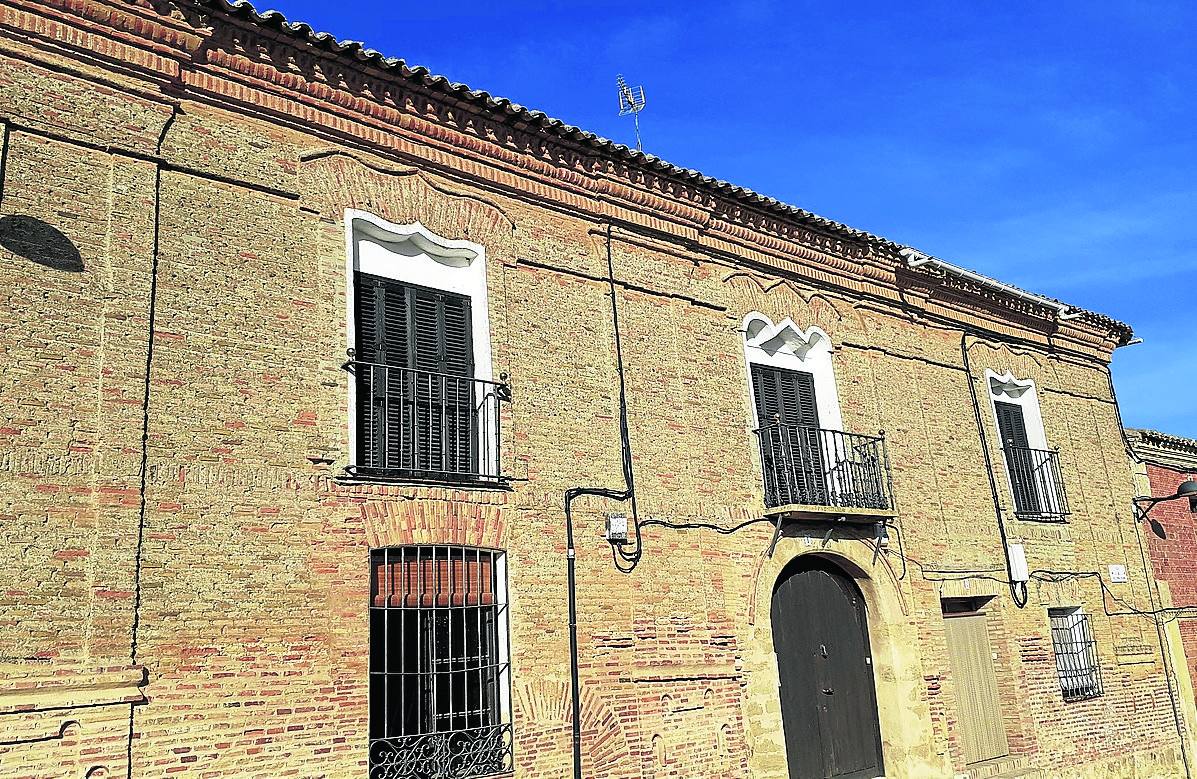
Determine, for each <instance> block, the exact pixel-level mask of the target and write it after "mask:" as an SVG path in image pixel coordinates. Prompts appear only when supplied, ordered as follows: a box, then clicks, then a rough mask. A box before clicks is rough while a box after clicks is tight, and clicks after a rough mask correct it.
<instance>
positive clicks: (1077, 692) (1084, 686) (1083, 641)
mask: <svg viewBox="0 0 1197 779" xmlns="http://www.w3.org/2000/svg"><path fill="white" fill-rule="evenodd" d="M1081 616H1083V617H1085V618H1086V619H1085V620H1084V621H1081V620H1076V621H1075V622H1073V624H1072V625H1071V626H1070V627H1069V628H1068V633H1069V634H1070V635H1071V639H1072V644H1073V647H1074V648H1072V649H1070V650H1069V651H1068V654H1069V655H1070V656H1071V657H1072V658H1074V662H1075V663H1076V667H1075V668H1068V667H1067V665H1068V664H1067V662H1062V660H1061V657H1060V648H1059V646H1058V645H1057V643H1056V628H1055V626H1054V625H1053V624H1052V622H1053V620H1054V619H1056V618H1064V619H1066V618H1069V617H1081ZM1047 621H1048V629H1049V630H1050V631H1051V639H1052V658H1053V659H1054V660H1055V664H1056V678H1057V679H1058V680H1059V682H1060V691H1061V692H1062V693H1064V695H1065V697H1066V698H1067V697H1068V696H1069V694H1070V693H1071V695H1072V697H1071V700H1087V699H1089V698H1097V697H1100V696H1101V695H1103V694H1104V692H1105V691H1104V689H1103V687H1102V681H1101V663H1100V662H1099V660H1098V657H1097V636H1096V635H1095V634H1094V633H1093V620H1092V619H1089V614H1088V613H1086V612H1085V610H1084V609H1083V608H1081V607H1080V606H1052V607H1051V608H1049V609H1048V610H1047ZM1086 628H1088V629H1087V630H1086ZM1076 647H1079V648H1076ZM1078 672H1080V673H1078ZM1082 674H1083V675H1082Z"/></svg>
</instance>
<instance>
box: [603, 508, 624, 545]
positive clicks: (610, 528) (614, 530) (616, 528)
mask: <svg viewBox="0 0 1197 779" xmlns="http://www.w3.org/2000/svg"><path fill="white" fill-rule="evenodd" d="M606 536H607V541H609V542H610V543H612V544H626V543H627V542H628V518H627V516H626V515H624V514H608V515H607V531H606Z"/></svg>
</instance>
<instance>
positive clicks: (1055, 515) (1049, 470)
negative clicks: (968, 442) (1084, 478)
mask: <svg viewBox="0 0 1197 779" xmlns="http://www.w3.org/2000/svg"><path fill="white" fill-rule="evenodd" d="M1003 451H1004V452H1005V454H1006V472H1007V473H1008V474H1009V475H1010V489H1011V491H1012V492H1013V493H1014V513H1015V514H1017V515H1019V516H1025V517H1033V518H1038V519H1046V520H1054V521H1063V520H1064V518H1065V517H1067V516H1068V514H1069V511H1068V495H1067V494H1066V493H1065V492H1064V478H1063V476H1062V475H1061V473H1060V452H1059V450H1057V449H1031V448H1029V447H1026V446H1015V445H1014V444H1012V443H1007V444H1006V446H1005V448H1004V450H1003Z"/></svg>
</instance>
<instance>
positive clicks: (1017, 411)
mask: <svg viewBox="0 0 1197 779" xmlns="http://www.w3.org/2000/svg"><path fill="white" fill-rule="evenodd" d="M993 407H994V410H995V411H996V412H997V421H998V435H1000V436H1001V439H1002V449H1003V451H1004V452H1005V454H1006V472H1007V473H1008V474H1009V475H1010V489H1011V490H1012V491H1013V492H1014V508H1015V510H1016V511H1018V512H1019V513H1030V514H1034V513H1037V512H1039V511H1040V510H1041V509H1042V501H1041V500H1040V495H1039V489H1038V487H1037V486H1036V485H1037V484H1038V483H1040V482H1041V481H1042V480H1043V478H1044V474H1043V473H1042V472H1041V470H1042V464H1041V463H1038V462H1037V461H1036V458H1035V454H1034V453H1033V452H1032V451H1031V449H1030V439H1028V438H1027V424H1026V420H1025V419H1024V417H1023V413H1022V407H1021V406H1018V405H1016V404H1014V403H1004V402H1002V401H994V404H993Z"/></svg>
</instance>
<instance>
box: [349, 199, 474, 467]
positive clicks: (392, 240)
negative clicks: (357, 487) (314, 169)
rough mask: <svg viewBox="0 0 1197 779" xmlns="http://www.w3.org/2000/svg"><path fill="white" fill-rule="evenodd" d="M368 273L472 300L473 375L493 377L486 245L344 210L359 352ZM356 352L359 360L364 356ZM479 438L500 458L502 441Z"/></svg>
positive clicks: (352, 330)
mask: <svg viewBox="0 0 1197 779" xmlns="http://www.w3.org/2000/svg"><path fill="white" fill-rule="evenodd" d="M359 271H360V272H362V273H368V274H370V275H373V276H381V277H383V278H386V279H392V280H394V281H397V282H400V283H402V284H410V285H415V286H419V287H425V288H428V289H435V290H440V291H442V292H451V293H453V294H456V295H461V296H463V297H467V298H469V299H470V318H471V340H472V342H473V358H474V378H475V379H482V380H485V381H491V380H492V378H491V377H492V375H493V374H492V368H491V345H490V306H489V305H488V301H487V293H486V249H485V248H483V247H482V246H481V245H480V244H476V243H474V242H472V241H466V240H460V239H450V238H445V237H443V236H440V235H437V234H436V233H434V232H432V231H431V230H429V229H428V228H427V227H425V226H424V225H422V224H420V223H419V222H413V223H411V224H396V223H395V222H388V221H387V220H385V219H383V218H382V217H379V216H377V215H375V214H372V213H370V212H368V211H361V210H358V209H355V208H347V209H345V289H346V294H345V321H346V323H347V324H348V326H347V328H346V331H345V332H346V335H345V338H346V348H347V349H350V350H352V352H353V353H354V354H357V322H356V320H355V317H354V310H355V308H356V306H355V302H356V300H357V288H356V284H355V283H354V276H355V273H356V272H359ZM361 357H362V356H361V355H358V359H361ZM348 384H349V409H350V413H349V464H350V466H351V467H352V466H356V465H358V464H359V463H358V434H359V433H358V429H357V414H356V413H355V412H354V409H356V408H357V386H356V384H357V383H356V382H354V381H350V382H348ZM489 437H490V440H489V441H486V442H479V443H480V445H483V446H485V447H486V449H487V450H489V451H490V457H491V462H495V463H497V462H498V440H497V438H496V436H495V434H494V432H493V431H491V433H490V436H489Z"/></svg>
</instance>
